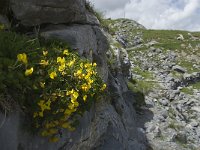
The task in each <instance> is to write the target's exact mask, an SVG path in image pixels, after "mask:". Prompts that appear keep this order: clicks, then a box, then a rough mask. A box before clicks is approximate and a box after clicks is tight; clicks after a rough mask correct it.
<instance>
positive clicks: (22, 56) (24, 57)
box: [17, 53, 28, 64]
mask: <svg viewBox="0 0 200 150" xmlns="http://www.w3.org/2000/svg"><path fill="white" fill-rule="evenodd" d="M17 60H18V61H21V62H23V63H24V64H27V63H28V59H27V55H26V54H25V53H23V54H18V55H17Z"/></svg>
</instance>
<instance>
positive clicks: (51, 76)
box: [49, 71, 57, 79]
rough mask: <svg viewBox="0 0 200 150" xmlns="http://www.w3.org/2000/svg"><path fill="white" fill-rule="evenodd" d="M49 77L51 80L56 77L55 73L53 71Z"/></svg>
mask: <svg viewBox="0 0 200 150" xmlns="http://www.w3.org/2000/svg"><path fill="white" fill-rule="evenodd" d="M49 76H50V78H51V79H54V78H55V77H57V73H56V72H55V71H53V72H51V73H50V74H49Z"/></svg>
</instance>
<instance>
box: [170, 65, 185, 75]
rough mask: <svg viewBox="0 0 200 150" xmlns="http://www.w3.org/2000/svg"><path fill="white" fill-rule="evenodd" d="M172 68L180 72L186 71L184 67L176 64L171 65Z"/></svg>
mask: <svg viewBox="0 0 200 150" xmlns="http://www.w3.org/2000/svg"><path fill="white" fill-rule="evenodd" d="M172 69H173V70H175V71H178V72H180V73H185V72H186V69H185V68H183V67H181V66H178V65H176V66H173V68H172Z"/></svg>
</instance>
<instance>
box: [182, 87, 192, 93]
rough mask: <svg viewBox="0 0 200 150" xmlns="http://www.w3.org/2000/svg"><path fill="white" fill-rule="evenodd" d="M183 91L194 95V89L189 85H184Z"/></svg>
mask: <svg viewBox="0 0 200 150" xmlns="http://www.w3.org/2000/svg"><path fill="white" fill-rule="evenodd" d="M181 92H183V93H185V94H188V95H192V94H193V89H192V88H188V87H184V88H182V89H181Z"/></svg>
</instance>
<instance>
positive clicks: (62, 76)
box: [0, 31, 106, 142]
mask: <svg viewBox="0 0 200 150" xmlns="http://www.w3.org/2000/svg"><path fill="white" fill-rule="evenodd" d="M96 67H97V64H96V63H92V62H89V60H87V59H83V58H80V56H78V54H77V53H75V52H72V50H70V48H69V47H68V46H67V45H66V44H63V43H61V42H59V41H54V42H50V43H48V42H47V43H46V44H41V43H40V42H39V41H38V39H33V38H29V37H26V36H24V35H18V34H16V33H12V32H5V31H0V92H1V93H2V95H1V99H0V101H1V102H0V104H1V106H2V105H3V106H2V107H1V108H4V109H5V106H4V102H3V101H5V100H6V101H7V99H6V95H9V96H11V97H12V99H14V100H15V101H16V102H17V103H18V104H19V105H20V106H21V108H23V110H24V112H26V114H27V116H29V118H30V121H31V122H32V126H33V127H35V130H36V131H37V132H39V133H40V134H41V135H42V136H45V137H48V139H49V140H50V141H52V142H56V141H58V140H59V133H60V129H62V128H66V129H68V130H70V131H73V130H75V125H76V122H77V116H78V115H82V114H83V113H84V112H85V111H87V110H89V109H90V107H91V104H92V102H94V100H95V99H98V98H99V97H100V96H101V95H102V94H103V91H104V90H105V89H106V84H104V83H103V81H102V79H101V78H100V77H99V76H98V74H97V71H96Z"/></svg>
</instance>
